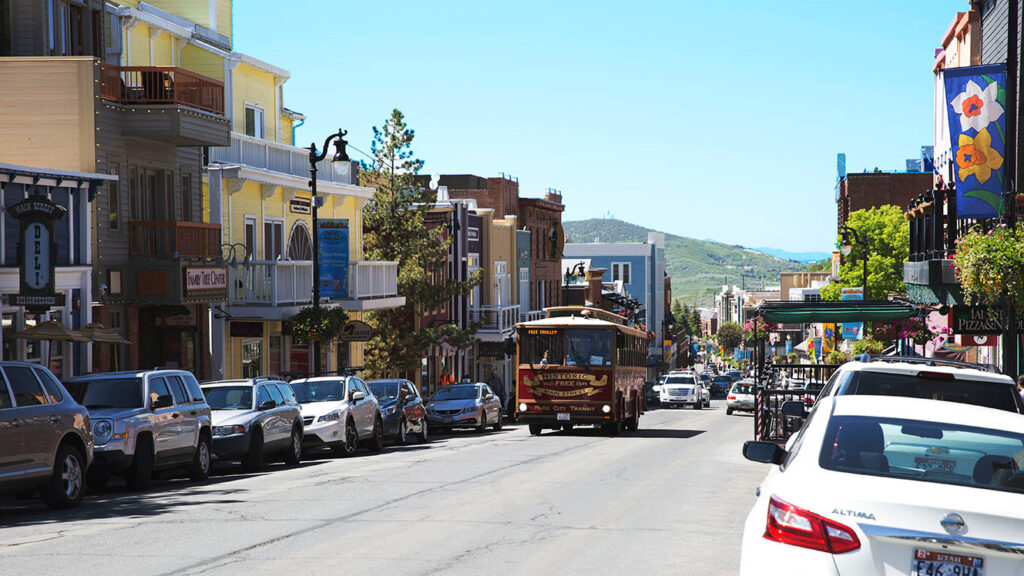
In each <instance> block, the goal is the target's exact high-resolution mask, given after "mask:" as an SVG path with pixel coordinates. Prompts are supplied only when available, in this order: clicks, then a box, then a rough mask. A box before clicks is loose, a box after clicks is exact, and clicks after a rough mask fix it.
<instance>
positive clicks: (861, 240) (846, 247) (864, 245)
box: [839, 226, 868, 300]
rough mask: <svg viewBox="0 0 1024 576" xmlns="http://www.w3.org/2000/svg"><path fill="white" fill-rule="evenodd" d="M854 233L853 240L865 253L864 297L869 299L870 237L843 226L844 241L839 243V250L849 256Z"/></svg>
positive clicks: (844, 255)
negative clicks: (862, 235) (851, 238)
mask: <svg viewBox="0 0 1024 576" xmlns="http://www.w3.org/2000/svg"><path fill="white" fill-rule="evenodd" d="M851 234H852V235H853V240H854V241H855V242H856V243H857V244H859V245H860V248H861V251H862V252H863V253H864V299H865V300H867V299H868V237H867V236H864V237H861V235H860V234H857V231H856V230H854V229H853V228H850V227H849V226H843V243H842V244H840V245H839V252H840V254H842V255H843V257H846V256H849V255H850V252H852V251H853V245H852V244H850V235H851Z"/></svg>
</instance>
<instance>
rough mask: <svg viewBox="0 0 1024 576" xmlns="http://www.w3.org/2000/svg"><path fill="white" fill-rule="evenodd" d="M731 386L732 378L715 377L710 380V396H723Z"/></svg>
mask: <svg viewBox="0 0 1024 576" xmlns="http://www.w3.org/2000/svg"><path fill="white" fill-rule="evenodd" d="M732 385H733V380H732V378H729V377H728V376H715V377H714V378H712V379H711V392H712V394H725V393H726V392H728V391H729V388H731V387H732Z"/></svg>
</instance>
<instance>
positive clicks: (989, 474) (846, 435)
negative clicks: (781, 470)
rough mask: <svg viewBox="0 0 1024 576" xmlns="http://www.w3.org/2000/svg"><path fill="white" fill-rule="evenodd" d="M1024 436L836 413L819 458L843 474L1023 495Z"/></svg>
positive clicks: (980, 429)
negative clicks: (900, 479)
mask: <svg viewBox="0 0 1024 576" xmlns="http://www.w3.org/2000/svg"><path fill="white" fill-rule="evenodd" d="M1020 462H1024V434H1015V433H1012V432H1004V431H1001V430H989V429H985V428H974V427H966V426H957V425H954V424H946V423H941V422H922V421H917V420H903V419H885V418H871V417H864V416H838V417H834V418H832V420H831V421H830V422H829V426H828V430H827V431H826V433H825V442H824V444H823V445H822V449H821V454H820V456H819V464H820V465H821V467H822V468H825V469H828V470H836V471H839V472H852V473H855V474H868V475H871V476H886V477H894V478H904V479H908V480H917V481H921V482H936V483H940V484H956V485H961V486H972V487H976V488H985V489H988V490H999V491H1002V492H1019V493H1024V472H1022V471H1020V469H1019V463H1020Z"/></svg>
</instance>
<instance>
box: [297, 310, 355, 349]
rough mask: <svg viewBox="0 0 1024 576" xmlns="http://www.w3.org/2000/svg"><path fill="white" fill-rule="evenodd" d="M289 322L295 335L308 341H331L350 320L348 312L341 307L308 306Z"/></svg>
mask: <svg viewBox="0 0 1024 576" xmlns="http://www.w3.org/2000/svg"><path fill="white" fill-rule="evenodd" d="M288 322H289V325H290V330H291V334H292V335H293V336H297V337H299V338H302V339H303V340H306V341H308V342H330V341H331V340H333V339H334V338H335V337H337V336H338V333H340V332H341V329H342V327H344V326H345V323H346V322H348V312H346V311H345V310H344V309H343V308H340V307H319V308H314V307H312V306H307V307H305V308H303V309H301V310H299V311H298V312H297V313H296V314H295V315H294V316H292V317H291V318H290V319H289V320H288Z"/></svg>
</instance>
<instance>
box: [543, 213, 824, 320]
mask: <svg viewBox="0 0 1024 576" xmlns="http://www.w3.org/2000/svg"><path fill="white" fill-rule="evenodd" d="M562 227H563V228H564V229H565V232H566V234H567V235H568V236H569V240H568V241H569V242H577V243H583V244H585V243H589V242H595V241H597V242H602V243H620V242H646V241H647V234H648V233H649V232H659V231H658V230H653V229H650V228H645V227H643V226H640V225H637V224H633V223H630V222H626V221H624V220H613V219H606V218H591V219H588V220H573V221H568V222H563V223H562ZM664 234H665V260H666V267H667V270H668V275H669V277H670V278H672V297H673V299H676V300H681V301H682V302H686V303H688V304H696V305H698V306H705V307H711V306H713V305H714V295H715V294H717V293H718V291H719V290H720V289H721V287H722V285H723V284H730V285H733V284H735V285H737V286H745V287H747V288H760V287H762V286H773V285H774V286H777V285H778V283H779V273H780V272H795V271H799V270H802V269H803V268H805V267H806V264H805V263H802V262H798V261H796V260H787V259H784V258H779V257H778V256H774V255H772V254H768V253H765V252H763V251H759V250H756V249H753V248H747V247H746V246H740V245H738V244H724V243H721V242H716V241H708V240H699V239H696V238H688V237H686V236H679V235H676V234H672V233H669V232H664Z"/></svg>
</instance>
